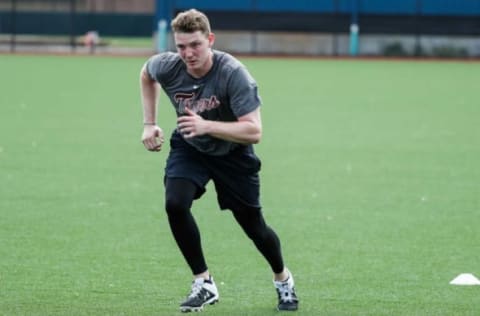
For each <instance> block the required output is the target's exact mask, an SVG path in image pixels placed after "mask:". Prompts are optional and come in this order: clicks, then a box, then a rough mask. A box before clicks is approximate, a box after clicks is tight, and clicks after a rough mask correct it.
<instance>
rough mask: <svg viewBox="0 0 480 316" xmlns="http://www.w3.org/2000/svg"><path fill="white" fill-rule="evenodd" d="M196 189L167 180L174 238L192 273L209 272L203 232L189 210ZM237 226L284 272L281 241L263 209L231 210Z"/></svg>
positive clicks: (168, 205)
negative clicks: (201, 232)
mask: <svg viewBox="0 0 480 316" xmlns="http://www.w3.org/2000/svg"><path fill="white" fill-rule="evenodd" d="M196 190H197V188H196V186H195V184H193V183H192V182H190V181H188V180H184V179H167V183H166V203H165V204H166V205H165V208H166V211H167V215H168V222H169V224H170V229H171V230H172V234H173V237H174V238H175V241H176V242H177V245H178V247H179V248H180V251H181V252H182V254H183V256H184V257H185V260H186V261H187V263H188V265H189V266H190V269H191V270H192V273H193V274H200V273H202V272H205V271H206V270H207V264H206V263H205V258H204V256H203V252H202V245H201V239H200V232H199V230H198V226H197V224H196V223H195V219H194V218H193V216H192V213H191V211H190V208H191V206H192V202H193V199H194V196H195V193H196ZM232 213H233V215H234V217H235V219H236V220H237V222H238V224H239V225H240V226H241V227H242V229H243V231H244V232H245V233H246V234H247V236H248V237H249V238H250V239H251V240H252V241H253V242H254V244H255V246H256V247H257V249H258V250H259V251H260V253H262V255H263V256H264V257H265V259H267V261H268V263H269V264H270V267H271V268H272V271H273V272H274V273H280V272H282V271H283V259H282V253H281V247H280V240H279V239H278V236H277V234H276V233H275V232H274V231H273V230H272V229H271V228H270V227H269V226H267V225H266V223H265V220H264V218H263V215H262V212H261V211H260V210H254V209H245V210H241V209H239V210H234V211H232Z"/></svg>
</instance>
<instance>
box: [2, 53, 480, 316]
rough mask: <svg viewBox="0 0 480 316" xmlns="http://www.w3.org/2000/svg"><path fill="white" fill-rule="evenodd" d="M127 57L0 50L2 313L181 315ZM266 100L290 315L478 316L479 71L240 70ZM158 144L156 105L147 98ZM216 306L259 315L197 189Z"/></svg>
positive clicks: (235, 246) (269, 166)
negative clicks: (294, 300)
mask: <svg viewBox="0 0 480 316" xmlns="http://www.w3.org/2000/svg"><path fill="white" fill-rule="evenodd" d="M143 62H144V59H143V58H107V57H60V56H55V57H53V56H38V57H34V56H8V55H0V87H1V93H0V315H180V312H179V311H178V303H179V302H180V300H181V299H182V298H183V297H184V296H185V295H186V294H187V292H188V290H189V284H190V281H191V276H190V273H189V270H188V268H187V266H186V264H185V263H184V261H183V259H182V257H181V255H180V253H179V251H178V250H177V248H176V246H175V243H174V241H173V238H172V237H171V235H170V231H169V228H168V224H167V221H166V216H165V214H164V211H163V182H162V179H163V167H164V164H165V159H166V154H167V150H165V151H163V152H161V153H155V154H154V153H149V152H147V151H145V150H144V149H143V145H142V144H141V143H140V136H141V131H142V115H141V107H140V101H139V99H140V98H139V89H138V73H139V69H140V67H141V66H142V64H143ZM244 62H245V63H246V64H247V65H248V67H249V69H250V70H251V72H252V74H253V75H254V76H255V77H256V79H257V81H258V83H259V86H260V91H261V95H262V98H263V102H264V106H263V108H262V117H263V125H264V137H263V140H262V142H261V143H260V144H259V145H257V153H258V154H259V155H260V157H261V158H262V161H263V169H262V172H261V176H262V181H263V182H262V200H263V205H264V211H265V216H266V218H267V220H268V221H269V223H270V224H271V226H273V227H274V228H275V230H276V231H277V233H278V234H279V235H280V237H281V239H282V243H283V252H284V255H285V259H286V261H287V264H288V266H289V267H290V269H291V270H292V271H293V272H294V274H295V279H296V285H297V291H298V294H299V296H300V299H301V307H300V310H299V311H298V312H297V313H296V314H295V315H409V316H411V315H422V316H423V315H435V316H437V315H478V313H479V311H480V286H453V285H450V284H449V282H450V281H451V280H452V279H453V278H454V277H455V276H457V275H458V274H460V273H473V274H475V275H476V276H477V277H480V264H479V262H480V247H479V240H480V228H479V227H480V216H479V214H480V213H479V212H480V167H479V161H480V138H479V135H480V124H479V117H480V101H479V100H480V89H479V85H478V83H479V82H480V63H462V62H407V61H402V62H398V61H391V62H388V61H342V60H337V61H335V60H296V59H284V60H282V59H275V60H269V59H244ZM161 101H163V104H162V105H161V107H160V111H159V112H160V115H159V116H160V117H159V121H160V123H161V126H162V127H163V128H164V130H165V132H166V133H167V134H169V133H170V132H171V130H172V128H173V127H174V123H175V122H174V116H173V110H172V109H171V106H170V104H167V103H166V98H165V97H162V100H161ZM194 213H195V214H196V218H197V221H198V224H199V226H200V228H201V230H202V233H203V235H202V238H203V243H204V247H205V252H206V255H207V259H208V263H209V267H210V270H211V271H212V272H213V274H214V276H215V278H216V281H217V284H218V286H219V290H220V291H221V293H220V295H221V302H220V304H218V305H216V306H209V307H207V309H206V311H205V313H206V314H208V315H259V316H265V315H277V314H278V313H277V312H276V311H275V310H274V307H275V304H276V294H275V292H274V289H273V286H272V283H271V274H270V271H269V268H268V266H267V264H266V262H264V260H263V259H262V258H261V257H260V255H259V254H258V253H257V252H256V251H255V250H254V247H253V245H252V244H251V243H250V242H249V241H248V240H247V238H246V237H245V236H244V235H243V233H242V232H241V231H240V228H239V227H238V226H237V225H236V223H235V222H234V220H233V218H232V216H231V214H229V213H228V212H220V211H218V208H217V205H216V199H215V195H214V190H213V188H212V187H209V190H208V192H207V194H206V196H205V197H204V199H202V200H200V201H198V202H197V203H196V204H195V205H194Z"/></svg>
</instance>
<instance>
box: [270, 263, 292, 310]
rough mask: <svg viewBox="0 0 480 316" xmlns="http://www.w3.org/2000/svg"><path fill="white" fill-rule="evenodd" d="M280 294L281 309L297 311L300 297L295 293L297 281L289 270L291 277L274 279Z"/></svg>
mask: <svg viewBox="0 0 480 316" xmlns="http://www.w3.org/2000/svg"><path fill="white" fill-rule="evenodd" d="M273 283H274V284H275V288H276V290H277V294H278V306H277V309H278V310H279V311H296V310H297V309H298V298H297V295H296V294H295V283H294V281H293V276H292V274H291V273H290V272H289V277H288V279H286V280H285V281H273Z"/></svg>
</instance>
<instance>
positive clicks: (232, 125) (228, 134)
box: [178, 107, 262, 144]
mask: <svg viewBox="0 0 480 316" xmlns="http://www.w3.org/2000/svg"><path fill="white" fill-rule="evenodd" d="M187 114H188V115H185V116H180V117H179V118H178V128H179V130H180V132H181V133H182V134H183V135H184V137H185V138H191V137H195V136H201V135H204V134H209V135H211V136H213V137H217V138H220V139H224V140H228V141H231V142H235V143H240V144H256V143H258V142H260V139H261V137H262V120H261V117H260V107H257V108H256V109H255V110H253V111H252V112H250V113H248V114H245V115H243V116H241V117H239V118H238V120H237V121H236V122H219V121H209V120H205V119H203V118H202V117H201V116H200V115H198V114H195V113H194V112H192V111H191V110H189V109H187Z"/></svg>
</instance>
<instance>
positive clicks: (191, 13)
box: [171, 9, 211, 35]
mask: <svg viewBox="0 0 480 316" xmlns="http://www.w3.org/2000/svg"><path fill="white" fill-rule="evenodd" d="M171 26H172V30H173V32H176V33H194V32H196V31H200V32H202V33H203V34H205V35H208V34H210V32H211V30H210V22H209V21H208V18H207V16H206V15H205V14H204V13H202V12H200V11H198V10H195V9H190V10H187V11H183V12H180V13H179V14H177V16H176V17H175V19H173V21H172V23H171Z"/></svg>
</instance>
